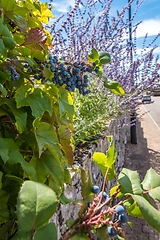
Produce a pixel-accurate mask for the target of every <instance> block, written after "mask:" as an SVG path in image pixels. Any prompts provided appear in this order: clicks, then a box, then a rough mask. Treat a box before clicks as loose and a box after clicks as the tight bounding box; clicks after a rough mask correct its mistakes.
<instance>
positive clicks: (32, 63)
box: [25, 56, 36, 66]
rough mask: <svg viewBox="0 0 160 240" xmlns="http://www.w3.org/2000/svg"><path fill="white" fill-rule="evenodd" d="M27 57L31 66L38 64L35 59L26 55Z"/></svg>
mask: <svg viewBox="0 0 160 240" xmlns="http://www.w3.org/2000/svg"><path fill="white" fill-rule="evenodd" d="M25 59H26V60H27V62H28V63H29V65H30V66H33V65H36V63H35V61H33V59H31V58H29V57H27V56H25Z"/></svg>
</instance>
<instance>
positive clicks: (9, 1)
mask: <svg viewBox="0 0 160 240" xmlns="http://www.w3.org/2000/svg"><path fill="white" fill-rule="evenodd" d="M14 4H15V0H1V7H2V8H3V9H4V11H12V9H13V7H14Z"/></svg>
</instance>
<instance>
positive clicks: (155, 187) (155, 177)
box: [142, 168, 160, 201]
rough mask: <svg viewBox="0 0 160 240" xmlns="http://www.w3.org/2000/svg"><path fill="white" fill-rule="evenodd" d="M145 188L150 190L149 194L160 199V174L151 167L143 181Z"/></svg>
mask: <svg viewBox="0 0 160 240" xmlns="http://www.w3.org/2000/svg"><path fill="white" fill-rule="evenodd" d="M142 187H143V189H144V190H150V189H151V190H150V191H149V192H148V194H149V195H150V196H151V197H152V198H153V199H157V200H158V201H160V175H159V174H158V173H156V172H155V170H154V169H152V168H150V169H149V170H148V171H147V173H146V176H145V178H144V180H143V182H142Z"/></svg>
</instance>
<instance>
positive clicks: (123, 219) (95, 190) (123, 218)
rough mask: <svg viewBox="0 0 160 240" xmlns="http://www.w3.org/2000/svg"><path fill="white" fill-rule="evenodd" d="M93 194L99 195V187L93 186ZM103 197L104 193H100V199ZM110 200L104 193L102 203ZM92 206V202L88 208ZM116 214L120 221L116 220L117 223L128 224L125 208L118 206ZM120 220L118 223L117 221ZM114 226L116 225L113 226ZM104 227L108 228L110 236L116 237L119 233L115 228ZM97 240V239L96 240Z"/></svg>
mask: <svg viewBox="0 0 160 240" xmlns="http://www.w3.org/2000/svg"><path fill="white" fill-rule="evenodd" d="M92 192H93V193H95V194H98V193H99V187H98V186H93V187H92ZM101 195H102V192H100V193H99V195H98V196H99V197H101ZM108 199H109V196H108V195H107V193H106V192H103V197H102V202H105V201H107V200H108ZM91 204H92V202H90V203H89V204H88V207H90V205H91ZM100 211H101V210H99V211H98V212H97V213H96V215H97V214H99V213H100ZM115 212H116V218H117V217H118V219H116V222H118V223H119V224H121V223H122V224H123V223H127V221H128V217H127V215H126V214H125V213H124V207H123V206H121V205H118V206H116V208H115ZM117 220H118V221H117ZM113 225H114V224H113ZM104 227H106V228H107V229H108V235H110V236H112V237H114V236H116V235H117V231H116V228H115V227H114V226H109V227H108V226H107V225H106V224H104ZM95 239H96V238H95Z"/></svg>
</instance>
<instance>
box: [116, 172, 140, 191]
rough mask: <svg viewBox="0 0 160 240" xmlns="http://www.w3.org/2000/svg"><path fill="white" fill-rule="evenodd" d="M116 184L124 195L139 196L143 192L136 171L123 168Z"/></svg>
mask: <svg viewBox="0 0 160 240" xmlns="http://www.w3.org/2000/svg"><path fill="white" fill-rule="evenodd" d="M118 182H119V183H120V184H121V187H122V190H123V192H124V193H133V194H141V193H142V192H143V190H142V188H141V183H140V178H139V175H138V173H137V171H132V170H129V169H126V168H123V169H122V171H121V173H120V174H119V176H118Z"/></svg>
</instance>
